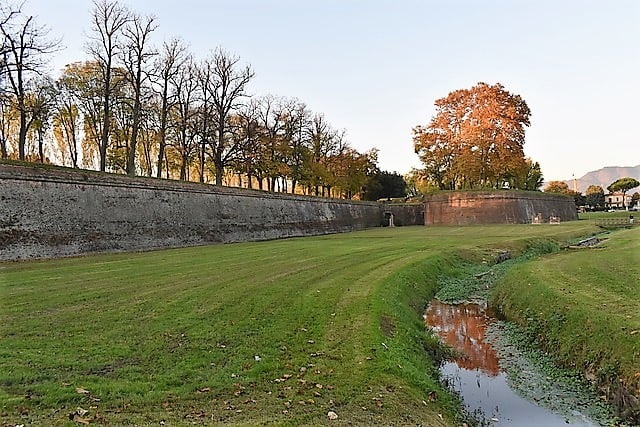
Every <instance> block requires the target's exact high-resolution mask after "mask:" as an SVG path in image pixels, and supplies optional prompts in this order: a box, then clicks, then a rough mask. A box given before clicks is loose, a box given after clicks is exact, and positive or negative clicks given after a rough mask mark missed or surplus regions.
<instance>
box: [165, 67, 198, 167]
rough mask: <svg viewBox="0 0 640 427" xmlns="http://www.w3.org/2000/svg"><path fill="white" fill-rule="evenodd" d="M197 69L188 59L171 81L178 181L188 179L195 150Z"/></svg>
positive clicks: (173, 143) (174, 146) (173, 144)
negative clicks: (178, 172)
mask: <svg viewBox="0 0 640 427" xmlns="http://www.w3.org/2000/svg"><path fill="white" fill-rule="evenodd" d="M196 73H197V69H196V66H195V64H193V60H192V59H191V58H189V60H188V62H187V63H186V65H185V66H184V67H182V68H181V70H180V72H179V73H177V74H176V76H175V77H174V78H173V79H172V85H173V86H174V90H175V96H176V105H175V113H174V117H172V121H173V122H174V123H173V126H172V127H171V129H172V131H173V132H174V133H175V136H174V138H173V142H172V144H171V145H172V146H173V148H174V149H175V150H176V151H177V152H178V155H179V157H180V179H181V180H187V179H188V171H189V170H188V169H189V164H190V162H191V158H192V156H193V153H194V151H195V150H196V145H195V130H196V129H195V128H196V126H195V123H194V122H195V116H196V100H197V90H198V86H197V81H196V78H195V75H196Z"/></svg>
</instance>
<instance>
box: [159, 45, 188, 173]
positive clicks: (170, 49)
mask: <svg viewBox="0 0 640 427" xmlns="http://www.w3.org/2000/svg"><path fill="white" fill-rule="evenodd" d="M187 58H188V54H187V48H186V46H185V45H184V43H183V42H182V41H180V40H178V39H173V40H171V41H170V42H168V43H164V44H163V46H162V51H161V53H160V56H159V58H158V59H157V60H156V62H155V66H154V69H156V70H157V72H156V74H155V76H154V80H155V84H156V87H157V93H158V94H159V96H160V123H159V129H158V139H159V141H158V160H157V177H158V178H160V177H162V163H163V161H164V156H165V149H166V146H167V128H168V125H169V111H170V109H171V108H172V107H173V106H174V105H175V103H176V95H175V91H172V90H171V82H172V81H173V80H174V79H175V78H176V76H177V75H178V73H179V72H180V70H181V69H182V67H183V66H184V65H185V63H186V62H187Z"/></svg>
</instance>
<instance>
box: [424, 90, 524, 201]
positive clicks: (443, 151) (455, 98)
mask: <svg viewBox="0 0 640 427" xmlns="http://www.w3.org/2000/svg"><path fill="white" fill-rule="evenodd" d="M435 105H436V114H435V116H434V117H432V119H431V122H430V123H429V124H428V125H427V126H416V127H415V128H414V129H413V134H414V136H413V142H414V148H415V151H416V153H417V154H418V155H419V156H420V159H421V160H422V162H423V164H424V166H425V173H426V174H427V176H429V178H430V179H431V180H433V181H434V182H435V183H437V185H438V186H439V187H440V189H443V190H445V189H448V190H455V189H475V188H500V187H502V186H503V185H504V183H506V182H511V183H513V182H516V181H519V180H514V177H515V176H517V175H518V174H521V173H522V172H521V171H522V170H523V169H525V168H526V164H525V163H526V160H525V157H524V151H523V146H524V142H525V127H526V126H529V125H530V122H529V117H530V116H531V111H530V110H529V107H528V106H527V103H526V102H525V101H524V99H522V97H520V95H514V94H511V93H509V92H508V91H507V90H505V88H504V87H503V86H502V85H501V84H499V83H496V84H495V85H493V86H490V85H488V84H486V83H478V84H477V85H476V86H474V87H472V88H471V89H459V90H456V91H453V92H451V93H450V94H449V95H447V96H446V97H445V98H440V99H438V100H437V101H436V102H435ZM512 185H513V184H512Z"/></svg>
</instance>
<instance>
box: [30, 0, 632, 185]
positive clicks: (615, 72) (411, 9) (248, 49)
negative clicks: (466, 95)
mask: <svg viewBox="0 0 640 427" xmlns="http://www.w3.org/2000/svg"><path fill="white" fill-rule="evenodd" d="M121 3H122V4H124V5H127V6H128V7H129V8H131V9H132V10H135V11H137V12H138V13H140V14H142V15H148V14H152V15H154V16H156V18H157V22H158V24H159V28H158V30H156V32H155V33H154V37H153V40H154V42H155V43H156V44H158V45H159V44H161V42H162V41H163V40H165V39H169V38H172V37H181V38H182V39H183V40H185V41H186V42H188V43H189V45H190V48H191V51H192V52H193V53H194V54H195V56H196V57H198V58H203V57H205V56H206V55H207V54H208V53H209V52H210V51H211V50H212V49H214V48H215V47H217V46H222V47H223V48H224V49H226V50H227V51H230V52H231V53H233V54H235V55H238V56H240V58H241V62H244V63H248V64H250V65H251V66H252V68H253V69H254V70H255V73H256V77H255V79H254V81H253V82H252V83H251V85H250V88H249V91H250V92H251V93H252V94H255V95H266V94H274V95H281V96H287V97H296V98H298V99H300V100H301V101H303V102H305V103H306V104H307V105H308V107H309V108H310V109H311V110H312V111H314V112H322V113H324V114H325V116H326V118H327V119H328V121H329V122H330V123H331V124H332V125H333V126H334V127H336V128H339V129H342V128H344V129H346V131H347V138H348V140H349V142H350V143H351V145H352V146H353V147H354V148H356V149H358V150H359V151H361V152H362V151H366V150H368V149H370V148H373V147H376V148H378V149H379V150H380V154H379V165H380V167H381V168H382V169H384V170H389V171H397V172H401V173H405V172H408V171H409V169H410V168H411V167H418V166H420V162H419V160H418V158H417V156H416V155H415V153H414V151H413V143H412V139H411V136H412V133H411V130H412V128H413V127H414V126H416V125H418V124H427V123H428V122H429V120H430V118H431V116H432V114H433V113H434V107H433V104H434V101H435V100H436V99H438V98H441V97H444V96H446V95H447V94H448V93H449V92H451V91H453V90H455V89H462V88H470V87H472V86H474V85H475V84H476V83H478V82H480V81H482V82H486V83H489V84H494V83H497V82H499V83H502V84H503V85H504V86H505V88H506V89H507V90H509V91H510V92H512V93H516V94H519V95H521V96H522V97H523V98H524V99H525V101H526V102H527V103H528V105H529V107H530V109H531V111H532V116H531V123H532V125H531V127H530V128H528V130H527V136H526V144H525V153H526V154H527V155H528V156H530V157H531V158H532V159H533V160H534V161H538V162H540V165H541V167H542V172H543V174H544V178H545V180H547V181H548V180H554V179H570V178H571V177H572V175H575V177H576V178H578V177H580V176H582V175H584V174H585V173H586V172H589V171H591V170H595V169H599V168H601V167H604V166H635V165H638V164H640V136H639V135H640V126H639V124H640V1H638V0H608V1H605V0H597V1H593V0H502V1H500V0H483V1H479V0H468V1H463V0H457V1H456V0H451V1H445V0H434V1H432V0H414V1H410V0H395V1H393V0H385V1H383V0H233V1H231V0H225V1H220V0H182V1H173V0H171V1H169V0H123V1H121ZM91 9H92V3H91V2H90V1H89V0H26V3H25V7H24V10H25V11H27V12H28V13H32V14H35V15H36V16H37V22H38V23H39V24H43V25H46V26H47V27H49V29H50V30H51V32H50V35H51V36H52V37H62V39H63V44H64V45H65V46H66V48H65V49H64V50H63V51H61V52H59V53H57V54H55V55H54V56H53V57H52V67H53V68H54V72H53V74H54V76H57V75H58V71H57V70H59V69H61V68H62V67H63V66H64V64H66V63H69V62H74V61H78V60H86V59H88V55H87V54H86V53H85V51H84V48H83V46H84V43H85V41H86V34H87V33H88V32H89V23H90V13H91V12H90V11H91Z"/></svg>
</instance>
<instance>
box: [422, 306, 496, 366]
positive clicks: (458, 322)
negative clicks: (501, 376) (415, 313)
mask: <svg viewBox="0 0 640 427" xmlns="http://www.w3.org/2000/svg"><path fill="white" fill-rule="evenodd" d="M426 320H427V324H428V325H429V326H431V328H433V329H434V330H435V331H436V333H437V334H438V335H439V336H440V337H441V338H442V339H443V340H444V341H445V342H446V343H447V344H448V345H449V346H451V347H453V348H454V349H456V350H458V351H459V352H460V353H461V354H462V356H461V357H460V358H458V360H456V363H457V364H458V366H461V367H463V368H466V369H480V370H481V371H482V372H484V373H486V374H488V375H491V376H495V375H498V373H499V372H500V365H499V363H498V356H497V355H496V352H495V351H494V350H493V349H492V348H491V346H490V345H489V343H487V342H486V341H485V339H484V338H485V330H486V328H487V323H488V322H489V317H488V316H487V315H486V314H485V309H484V307H482V306H480V305H478V304H457V305H452V304H444V303H442V302H440V301H437V300H435V301H432V302H431V304H430V305H429V309H428V310H427V313H426Z"/></svg>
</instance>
